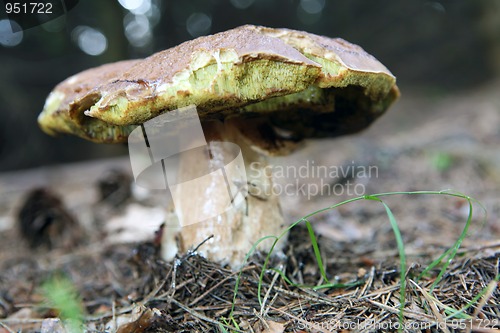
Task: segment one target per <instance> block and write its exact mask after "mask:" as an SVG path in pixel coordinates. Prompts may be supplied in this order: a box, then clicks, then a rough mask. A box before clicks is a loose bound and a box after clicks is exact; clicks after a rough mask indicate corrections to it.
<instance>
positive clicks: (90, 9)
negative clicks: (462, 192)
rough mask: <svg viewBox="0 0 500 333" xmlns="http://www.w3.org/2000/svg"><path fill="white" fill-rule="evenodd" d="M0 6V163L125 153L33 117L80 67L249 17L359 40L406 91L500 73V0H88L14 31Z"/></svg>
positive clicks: (469, 82)
mask: <svg viewBox="0 0 500 333" xmlns="http://www.w3.org/2000/svg"><path fill="white" fill-rule="evenodd" d="M0 4H2V10H1V11H0V15H1V16H0V64H1V65H0V171H7V170H19V169H24V168H32V167H38V166H42V165H48V164H56V163H67V162H72V161H79V160H85V159H92V158H102V157H111V156H117V155H125V154H127V147H126V146H125V145H119V146H116V145H95V144H93V143H90V142H86V141H84V140H82V139H79V138H76V137H69V136H68V137H65V138H52V137H49V136H47V135H45V134H44V133H42V132H41V130H40V129H39V128H38V126H37V123H36V118H37V116H38V114H39V112H40V111H41V109H42V107H43V104H44V101H45V98H46V97H47V95H48V94H49V92H50V91H51V90H52V88H53V87H54V86H55V85H56V84H57V83H59V82H60V81H62V80H64V79H65V78H67V77H69V76H71V75H73V74H76V73H77V72H79V71H82V70H84V69H87V68H90V67H93V66H97V65H100V64H103V63H107V62H113V61H117V60H122V59H131V58H140V57H146V56H148V55H150V54H152V53H153V52H156V51H159V50H163V49H165V48H168V47H171V46H174V45H177V44H179V43H181V42H183V41H185V40H188V39H192V38H195V37H198V36H201V35H206V34H211V33H216V32H219V31H223V30H227V29H230V28H233V27H236V26H239V25H242V24H247V23H251V24H258V25H265V26H271V27H287V28H292V29H298V30H306V31H309V32H312V33H316V34H322V35H326V36H330V37H342V38H344V39H347V40H348V41H350V42H353V43H356V44H359V45H361V46H362V47H363V48H364V49H365V50H367V51H368V52H369V53H371V54H373V55H374V56H376V57H377V58H378V59H379V60H380V61H381V62H382V63H384V64H385V65H386V66H387V67H388V68H389V69H390V70H391V71H392V72H393V73H394V74H395V75H396V76H397V79H398V85H399V86H400V88H401V91H402V93H403V98H405V97H404V96H405V95H411V94H419V95H426V96H429V97H430V98H434V97H435V98H439V97H440V96H449V95H450V94H461V93H463V94H467V91H469V90H470V89H476V88H478V87H481V85H485V84H487V83H488V82H489V81H491V80H493V79H494V78H495V77H498V76H499V74H500V1H497V0H462V1H456V0H439V1H424V0H410V1H397V0H381V1H366V0H343V1H338V0H332V1H329V0H227V1H226V0H197V1H160V0H109V1H97V0H93V1H89V0H85V1H79V3H78V4H77V5H76V6H75V7H74V8H73V9H71V10H70V11H69V12H68V13H67V14H66V15H64V16H62V17H60V18H58V19H56V20H53V21H50V22H48V23H46V24H44V25H42V26H37V27H34V28H31V29H28V30H25V31H22V32H18V33H13V32H12V30H11V27H10V23H9V21H7V18H6V15H5V11H4V8H3V6H4V4H3V3H2V1H0ZM471 112H474V110H471ZM478 116H479V115H478Z"/></svg>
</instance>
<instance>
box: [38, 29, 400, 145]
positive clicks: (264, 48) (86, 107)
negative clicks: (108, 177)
mask: <svg viewBox="0 0 500 333" xmlns="http://www.w3.org/2000/svg"><path fill="white" fill-rule="evenodd" d="M398 94H399V92H398V89H397V87H396V85H395V78H394V76H393V75H392V74H391V73H390V72H389V71H388V70H387V68H385V67H384V66H383V65H382V64H381V63H380V62H378V61H377V60H376V59H375V58H374V57H372V56H371V55H369V54H367V53H366V52H365V51H363V50H362V49H361V48H360V47H358V46H356V45H353V44H350V43H348V42H346V41H344V40H341V39H331V38H327V37H323V36H316V35H313V34H309V33H306V32H299V31H294V30H288V29H272V28H265V27H257V26H249V25H247V26H242V27H239V28H236V29H232V30H229V31H225V32H222V33H218V34H215V35H211V36H206V37H200V38H197V39H195V40H192V41H188V42H185V43H183V44H181V45H178V46H176V47H174V48H171V49H168V50H165V51H161V52H159V53H156V54H153V55H152V56H150V57H148V58H146V59H143V60H130V61H122V62H117V63H113V64H108V65H104V66H100V67H97V68H93V69H90V70H87V71H84V72H81V73H79V74H77V75H74V76H72V77H70V78H68V79H67V80H65V81H63V82H61V83H60V84H59V85H58V86H57V87H56V88H55V89H54V90H53V91H52V92H51V94H50V95H49V97H48V98H47V101H46V103H45V106H44V109H43V111H42V113H41V114H40V116H39V118H38V121H39V124H40V126H41V127H42V129H43V130H44V131H45V132H47V133H49V134H55V133H58V132H61V133H71V134H75V135H78V136H80V137H83V138H85V139H89V140H92V141H96V142H124V141H126V140H127V136H128V134H129V133H130V132H131V131H132V130H133V129H134V128H135V127H136V126H137V125H139V124H141V123H143V122H145V121H147V120H149V119H151V118H154V117H156V116H157V115H159V114H161V113H163V112H168V111H170V110H174V109H177V108H180V107H184V106H187V105H191V104H194V105H196V107H197V109H198V111H199V114H200V117H201V119H202V120H208V119H224V118H226V117H266V118H267V119H269V123H270V124H271V125H272V126H274V127H277V128H281V129H284V130H287V131H288V132H290V133H291V135H292V137H293V138H294V139H296V140H300V139H302V138H308V137H326V136H337V135H342V134H347V133H351V132H355V131H358V130H361V129H363V128H365V127H366V126H368V125H369V124H370V123H371V122H372V121H373V120H374V119H376V118H377V117H378V116H379V115H381V114H382V113H383V112H384V111H385V110H386V109H387V108H388V107H389V105H390V104H391V103H392V102H393V101H394V100H395V99H396V98H397V96H398Z"/></svg>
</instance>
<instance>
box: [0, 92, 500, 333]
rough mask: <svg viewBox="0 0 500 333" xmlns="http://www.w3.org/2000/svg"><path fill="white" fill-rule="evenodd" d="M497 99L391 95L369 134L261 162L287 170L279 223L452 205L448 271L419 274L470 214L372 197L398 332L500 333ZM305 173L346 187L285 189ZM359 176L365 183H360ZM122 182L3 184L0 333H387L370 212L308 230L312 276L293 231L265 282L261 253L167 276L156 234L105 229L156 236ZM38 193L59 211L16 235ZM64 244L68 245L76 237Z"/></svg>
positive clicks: (147, 200)
mask: <svg viewBox="0 0 500 333" xmlns="http://www.w3.org/2000/svg"><path fill="white" fill-rule="evenodd" d="M402 91H403V92H404V91H405V90H404V89H402ZM498 91H500V82H492V83H490V84H488V85H486V86H482V87H478V88H477V89H476V90H473V91H464V92H461V93H460V94H456V95H447V96H432V97H429V96H422V95H411V94H403V97H402V98H401V100H400V101H399V102H398V103H397V104H396V105H395V106H394V107H393V108H392V109H391V110H390V111H389V112H388V113H387V114H386V115H385V116H384V117H383V118H381V119H380V120H379V121H377V122H376V123H375V124H374V125H373V126H372V127H371V128H370V129H369V130H367V131H365V132H363V133H361V134H359V135H355V136H349V137H345V138H338V139H334V140H321V141H315V142H308V143H306V145H305V147H304V148H303V149H302V150H301V151H298V152H297V153H295V154H293V155H292V156H290V157H287V158H276V159H274V160H273V165H274V168H275V171H280V170H281V171H283V170H287V171H286V172H282V173H281V174H280V175H278V177H277V179H276V184H278V185H277V187H276V189H278V190H279V189H282V188H283V186H281V187H279V186H280V184H281V185H283V184H288V183H293V184H294V185H295V187H294V189H295V190H294V192H293V193H285V194H284V195H283V196H282V208H283V210H284V213H285V216H286V219H287V221H289V222H290V223H292V222H294V221H298V220H300V218H301V217H302V216H305V215H307V214H309V213H312V212H314V211H316V210H318V209H322V208H325V207H329V206H332V205H334V204H336V203H339V202H341V201H343V200H346V199H349V198H352V197H353V196H352V194H353V193H352V192H354V191H356V190H357V191H358V192H357V193H354V196H356V195H366V194H374V193H384V192H391V191H398V192H408V191H441V190H448V192H447V193H463V194H465V195H466V196H469V197H470V198H473V199H474V200H475V201H474V204H473V215H472V218H471V220H470V222H471V223H470V227H469V229H468V230H467V236H466V237H465V239H464V240H463V242H462V243H461V244H460V248H459V249H458V251H457V254H456V256H455V257H454V258H453V259H452V260H451V261H447V260H442V261H441V262H440V263H439V264H437V265H432V266H431V263H433V261H435V260H436V259H438V258H439V257H440V256H441V255H442V254H443V253H445V251H447V250H448V249H450V248H453V246H454V245H455V244H456V242H457V239H459V237H460V234H461V233H462V232H463V230H464V228H465V227H466V222H467V220H468V217H469V208H470V207H469V202H468V201H467V200H466V199H464V198H462V197H458V196H450V195H437V194H412V195H407V194H400V195H392V196H384V197H380V198H381V199H383V201H384V202H385V203H386V204H387V206H388V207H389V208H390V210H391V211H392V213H393V214H394V217H395V219H396V220H397V223H398V226H399V229H400V231H401V234H402V239H403V241H404V246H405V253H406V266H405V268H404V272H403V273H404V276H405V279H404V283H403V284H404V287H405V288H404V290H405V298H404V299H405V303H404V312H403V313H402V315H403V324H404V328H403V330H404V331H407V332H441V331H443V332H446V331H448V332H465V331H467V330H472V331H473V332H487V331H488V332H493V331H498V330H500V311H499V308H498V304H499V303H500V291H499V290H498V287H499V283H498V281H499V278H500V264H499V263H500V223H499V218H500V200H499V198H498V194H499V190H500V150H499V149H498V147H499V146H500V95H499V94H498ZM301 166H305V167H304V168H303V170H308V171H307V172H312V171H311V170H320V169H319V168H316V169H314V168H315V167H318V166H328V167H329V169H328V170H329V171H330V172H334V171H342V170H344V171H346V170H350V171H352V170H355V171H356V173H355V174H354V175H353V174H351V173H349V172H347V173H346V172H344V173H345V174H344V175H342V174H338V175H337V176H335V177H318V176H317V175H313V174H312V173H309V174H306V175H300V177H296V175H293V174H291V173H292V170H299V168H300V167H301ZM286 167H290V168H289V169H286ZM370 167H372V169H371V170H372V173H371V174H370V175H367V174H366V173H359V172H357V171H361V170H369V168H370ZM294 168H295V169H294ZM112 170H121V171H112ZM129 177H130V168H129V165H128V159H127V158H119V159H111V160H105V161H97V162H88V163H80V164H73V165H63V166H56V167H44V168H39V169H34V170H26V171H18V172H11V173H4V174H0V251H1V252H0V332H1V333H4V332H19V331H22V332H40V331H44V332H64V331H65V330H70V328H71V325H69V324H68V323H66V325H65V326H64V325H63V324H61V323H60V322H57V321H56V320H50V319H47V318H56V317H62V318H63V319H64V318H66V319H67V318H72V319H73V320H77V322H78V320H81V322H80V323H81V325H83V327H84V329H85V330H86V331H87V332H114V331H118V332H121V333H124V332H225V331H227V332H239V331H244V332H344V331H362V332H386V331H395V330H397V329H398V324H399V323H400V319H399V316H400V315H401V311H400V309H401V307H400V304H401V286H402V280H401V278H400V277H401V274H400V273H401V266H400V265H401V261H400V257H399V254H398V248H397V242H396V238H395V236H394V232H393V229H392V227H391V224H390V222H389V218H388V215H387V212H386V209H385V208H384V206H383V205H382V204H381V203H380V202H377V201H373V200H359V201H356V202H352V203H349V204H346V205H343V206H341V207H338V208H336V209H331V210H326V211H325V212H323V213H321V214H317V215H315V216H312V217H311V218H309V219H308V221H309V222H310V223H311V225H312V226H313V228H314V231H315V234H316V237H317V244H318V248H319V250H320V252H321V258H322V262H323V264H324V267H325V272H324V274H323V272H322V270H321V269H319V268H318V264H317V258H316V256H315V251H314V245H315V244H314V242H313V241H312V240H311V237H310V236H309V233H308V230H307V228H306V224H305V223H304V222H302V223H299V224H298V225H297V227H295V228H293V229H292V230H291V232H290V235H289V242H288V245H287V247H286V248H285V250H284V251H283V253H277V254H274V255H273V256H271V259H270V261H269V262H266V266H265V268H264V266H263V265H264V263H265V261H266V256H265V254H255V255H254V256H253V257H251V258H250V260H249V262H248V263H247V264H246V265H245V266H243V268H242V269H241V271H232V270H231V269H229V268H227V267H222V266H220V265H219V264H217V263H213V262H209V261H207V260H206V259H205V258H203V257H201V256H199V255H198V253H197V252H196V251H193V252H189V253H187V254H181V255H179V256H178V258H177V259H176V260H175V262H174V263H168V262H164V261H162V260H161V259H160V258H159V255H158V252H159V248H158V241H157V239H155V236H154V230H155V229H156V228H157V225H156V226H154V225H153V226H152V227H151V226H150V227H151V228H150V229H148V230H150V231H148V232H146V233H145V236H142V235H141V236H139V233H138V232H137V233H136V232H134V233H133V235H134V236H137V238H136V239H135V242H130V238H129V237H127V236H126V233H125V232H124V231H123V230H122V231H116V230H117V229H110V228H109V227H108V224H109V223H111V221H115V222H116V221H117V220H116V217H117V216H118V217H120V216H121V217H123V216H125V217H127V216H128V219H129V220H130V219H132V222H133V223H132V224H134V222H137V220H140V221H138V222H137V223H135V225H136V226H137V225H142V224H143V223H146V222H147V221H152V220H158V219H159V222H160V223H161V213H160V214H159V215H158V211H160V212H161V207H162V205H164V202H165V200H166V199H165V198H164V197H162V196H161V195H160V194H158V193H148V192H140V191H138V189H137V188H135V189H134V190H133V191H131V192H130V191H128V185H127V184H129V183H130V182H131V181H130V178H129ZM356 185H357V187H356ZM39 187H43V188H45V189H46V190H47V191H49V192H48V193H50V195H53V196H55V197H59V198H60V199H61V201H60V202H59V201H58V200H56V199H53V198H52V197H50V196H49V199H50V198H52V199H50V200H49V199H47V198H45V199H44V200H42V199H39V200H38V201H36V202H37V205H34V204H33V201H31V204H30V205H28V208H30V207H31V210H29V211H28V212H29V213H30V214H32V215H33V216H35V218H33V219H32V220H34V221H37V222H36V223H33V225H32V226H31V229H30V228H28V229H26V228H24V229H23V230H24V231H23V232H20V230H21V228H20V224H22V223H23V222H21V221H20V220H19V218H18V213H19V211H20V210H21V207H23V205H26V203H27V196H28V195H29V193H30V191H32V190H33V189H35V188H39ZM301 189H307V190H301ZM313 190H314V191H316V190H318V193H312V192H313ZM349 191H351V193H349ZM113 193H115V194H113ZM313 194H314V195H313ZM479 203H480V204H479ZM34 207H37V208H36V209H35V208H34ZM40 207H42V208H40ZM25 208H26V206H25ZM483 208H484V210H483ZM485 211H486V212H487V215H486V214H485ZM28 216H31V215H28ZM158 216H160V218H158ZM37 217H38V219H37ZM74 220H76V221H78V224H79V226H78V228H76V227H75V226H74V223H75V222H74ZM122 220H127V218H124V219H122ZM122 220H120V221H122ZM40 221H42V222H40ZM123 228H126V226H125V225H123V226H122V229H123ZM68 229H69V230H73V229H75V230H79V231H78V234H77V235H75V232H70V233H68V231H67V230H68ZM110 230H115V231H113V234H112V232H111V231H110ZM115 232H117V233H118V234H119V235H122V236H118V237H117V235H116V234H114V233H115ZM120 232H121V234H120ZM157 236H158V235H157ZM141 237H142V238H141ZM34 239H35V240H37V241H36V242H34V243H35V244H33V240H34ZM68 239H70V240H71V242H68V241H67V240H68ZM38 240H40V241H38ZM132 240H134V239H133V238H132ZM40 243H41V245H40ZM30 244H31V245H33V246H35V247H34V248H32V247H30ZM200 246H204V245H203V244H201V245H200ZM447 264H448V266H446V265H447ZM443 267H445V269H444V270H442V268H443ZM266 268H267V269H266ZM270 268H274V269H270ZM428 268H430V269H428ZM423 273H424V274H423ZM285 276H286V279H285ZM287 279H288V280H287ZM327 280H328V281H327ZM47 281H52V282H53V283H54V281H55V283H59V284H58V285H56V288H55V289H56V290H63V296H64V297H63V298H62V301H61V299H60V298H57V296H55V294H56V292H55V291H54V289H52V291H51V289H50V287H47ZM61 281H70V283H69V284H63V282H61ZM43 286H45V287H43ZM57 286H59V287H57ZM259 286H260V287H259ZM315 287H316V288H315ZM65 288H66V289H65ZM235 290H236V294H235ZM71 304H76V307H77V308H78V307H80V310H77V311H76V315H74V314H73V315H71V314H68V312H69V311H67V309H68V308H70V305H71ZM459 310H461V312H460V313H456V311H459ZM453 314H454V315H453ZM42 326H43V328H42ZM49 326H50V327H51V328H48V327H49ZM495 329H496V330H495Z"/></svg>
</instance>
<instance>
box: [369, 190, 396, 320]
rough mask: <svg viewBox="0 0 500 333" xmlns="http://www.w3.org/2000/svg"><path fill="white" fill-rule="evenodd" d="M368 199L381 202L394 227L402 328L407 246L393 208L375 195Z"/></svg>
mask: <svg viewBox="0 0 500 333" xmlns="http://www.w3.org/2000/svg"><path fill="white" fill-rule="evenodd" d="M366 199H367V200H375V201H378V202H380V203H381V204H382V205H383V206H384V208H385V212H386V214H387V217H388V218H389V222H390V223H391V227H392V232H393V233H394V237H395V238H396V244H397V246H398V252H399V270H400V284H401V286H400V288H399V302H400V304H399V314H398V320H399V324H400V325H399V327H400V328H401V329H402V327H403V320H404V308H405V303H406V301H405V299H406V254H405V246H404V242H403V237H402V236H401V231H400V230H399V226H398V222H397V221H396V218H395V217H394V214H393V213H392V211H391V209H390V208H389V206H388V205H387V204H386V203H385V202H384V201H382V200H381V199H380V198H378V197H374V196H366Z"/></svg>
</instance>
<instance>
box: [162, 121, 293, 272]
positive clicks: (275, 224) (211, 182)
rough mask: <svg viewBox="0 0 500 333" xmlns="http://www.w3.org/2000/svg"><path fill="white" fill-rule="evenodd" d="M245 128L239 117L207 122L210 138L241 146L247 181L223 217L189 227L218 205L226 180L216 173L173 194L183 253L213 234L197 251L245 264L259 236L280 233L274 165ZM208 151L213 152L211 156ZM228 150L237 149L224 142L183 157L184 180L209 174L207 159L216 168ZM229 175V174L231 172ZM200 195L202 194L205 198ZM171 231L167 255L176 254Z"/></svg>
mask: <svg viewBox="0 0 500 333" xmlns="http://www.w3.org/2000/svg"><path fill="white" fill-rule="evenodd" d="M249 124H250V123H247V124H246V125H249ZM241 126H242V123H241V122H237V121H236V120H234V121H233V120H226V121H225V122H224V123H223V122H220V121H212V122H207V123H205V124H203V130H204V133H205V137H206V139H207V142H212V141H215V142H218V141H226V142H232V143H235V144H237V145H238V146H239V147H240V149H241V152H242V155H243V159H244V165H245V169H246V176H247V183H246V184H237V185H238V186H240V191H239V193H236V194H234V193H233V194H232V196H233V197H234V198H232V199H234V200H239V201H240V202H241V204H239V205H237V206H236V208H232V209H229V210H227V211H226V212H225V213H223V214H222V215H219V216H216V217H212V218H209V219H206V220H204V221H202V222H199V223H193V224H190V225H186V222H187V221H196V220H200V212H201V213H202V214H204V213H206V214H207V216H209V215H210V214H212V213H213V212H214V210H216V209H218V208H220V207H218V204H217V200H216V199H217V198H220V197H221V196H224V195H227V191H228V185H227V181H228V179H226V180H225V181H224V179H222V178H221V177H220V176H217V175H216V174H215V173H214V174H213V176H209V177H208V180H207V181H196V182H193V184H192V186H191V184H190V186H182V187H179V188H177V189H174V191H175V192H173V193H172V195H173V196H175V197H176V198H177V200H176V202H175V205H176V207H175V209H176V212H177V213H178V214H177V218H178V219H179V220H178V223H179V225H181V226H182V227H181V228H179V229H178V230H180V232H179V233H178V237H177V238H178V247H179V250H180V251H182V252H184V251H187V250H190V249H193V248H196V247H197V246H198V245H199V244H201V243H202V242H204V241H206V240H207V239H208V238H209V237H210V236H213V237H212V238H210V239H209V240H207V241H206V242H205V243H204V244H203V245H202V246H200V247H199V248H198V250H197V251H198V252H199V253H201V254H203V255H205V256H206V257H207V258H209V259H210V260H213V261H216V262H220V263H223V264H229V265H230V266H232V267H233V268H237V267H238V266H239V265H241V264H243V263H244V259H245V256H246V255H247V253H248V252H249V251H250V249H251V248H252V246H253V245H254V244H255V243H256V242H257V241H258V240H259V239H261V238H263V237H265V236H270V235H275V236H278V235H279V234H280V233H281V232H282V231H283V226H284V223H283V215H282V212H281V208H280V203H279V197H278V195H277V194H275V193H273V191H272V188H273V185H272V174H271V168H269V167H268V162H267V157H266V156H265V155H263V154H261V153H260V152H258V151H257V150H256V149H255V147H253V148H252V146H253V144H252V143H249V142H248V139H247V138H246V137H244V136H243V135H242V133H241V131H240V129H239V128H241ZM207 152H208V154H210V156H207ZM228 154H234V151H228V148H227V147H226V146H224V145H217V144H214V145H211V149H210V150H208V151H207V150H198V151H197V153H195V154H191V153H190V154H186V155H185V156H181V158H180V161H179V164H180V165H179V170H180V173H181V174H180V178H182V179H194V178H195V177H196V176H197V175H203V174H205V175H206V174H207V173H206V166H205V165H204V163H203V161H206V160H207V158H210V162H209V163H210V164H211V166H213V167H215V169H217V168H221V167H222V168H223V167H224V165H226V164H227V162H228V158H227V156H228ZM227 177H231V175H230V174H227ZM205 178H206V177H205ZM198 180H199V178H198ZM231 181H232V179H229V182H231ZM236 183H237V182H236ZM245 188H246V189H248V195H247V196H246V197H245V198H244V201H242V198H243V193H245V191H244V189H245ZM233 190H234V188H233ZM233 192H234V191H233ZM200 193H203V195H202V196H201V197H200ZM238 196H239V197H238ZM179 206H180V207H179ZM216 206H217V207H216ZM179 212H180V214H179ZM201 217H203V216H201ZM169 223H170V225H172V222H171V221H167V225H168V224H169ZM173 230H175V229H174V228H167V229H166V232H167V234H166V235H165V237H164V238H163V244H162V246H163V253H164V254H165V255H164V256H165V257H168V256H172V253H173V251H172V249H175V248H176V244H173V242H174V237H173V236H172V234H173ZM272 243H273V241H272V240H265V241H263V242H262V243H260V245H259V247H258V249H259V250H261V251H268V250H269V249H270V248H271V245H272ZM282 243H284V242H281V241H280V242H279V243H278V246H277V248H276V250H278V249H279V248H280V246H281V244H282ZM165 259H171V258H165Z"/></svg>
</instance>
